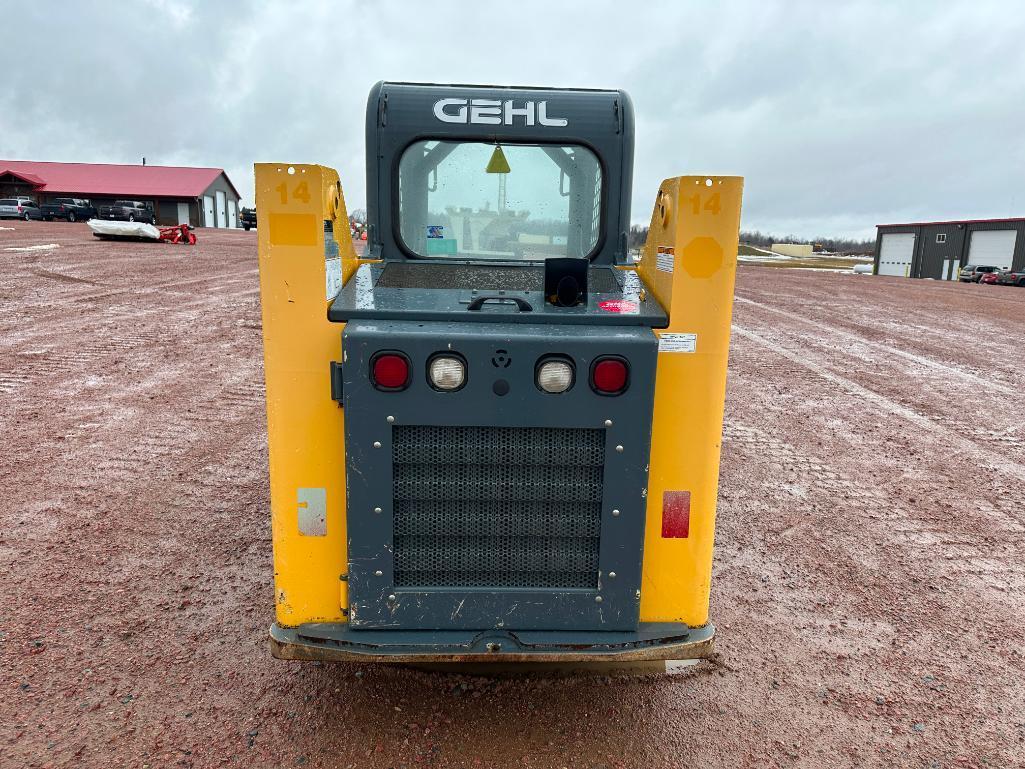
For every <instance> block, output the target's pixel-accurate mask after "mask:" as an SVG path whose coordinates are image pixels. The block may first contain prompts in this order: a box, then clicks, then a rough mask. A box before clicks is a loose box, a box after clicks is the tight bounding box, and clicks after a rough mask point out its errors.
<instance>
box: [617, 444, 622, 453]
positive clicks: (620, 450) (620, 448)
mask: <svg viewBox="0 0 1025 769" xmlns="http://www.w3.org/2000/svg"><path fill="white" fill-rule="evenodd" d="M616 451H618V452H619V453H620V454H622V453H623V446H622V445H619V446H616Z"/></svg>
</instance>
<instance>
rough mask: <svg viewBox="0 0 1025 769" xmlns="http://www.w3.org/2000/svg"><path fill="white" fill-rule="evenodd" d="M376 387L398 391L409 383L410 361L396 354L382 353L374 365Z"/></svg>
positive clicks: (375, 359)
mask: <svg viewBox="0 0 1025 769" xmlns="http://www.w3.org/2000/svg"><path fill="white" fill-rule="evenodd" d="M372 368H373V377H374V386H375V387H377V388H378V389H382V390H397V389H400V388H403V387H405V386H406V384H407V383H408V382H409V361H407V360H406V358H405V357H404V356H402V355H398V354H396V353H382V354H381V355H378V356H377V357H376V358H374V362H373V364H372Z"/></svg>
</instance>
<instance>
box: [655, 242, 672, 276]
mask: <svg viewBox="0 0 1025 769" xmlns="http://www.w3.org/2000/svg"><path fill="white" fill-rule="evenodd" d="M674 261H675V249H672V248H666V247H665V246H659V247H658V252H657V253H656V254H655V266H656V267H657V268H658V269H660V270H661V271H662V272H672V271H673V262H674Z"/></svg>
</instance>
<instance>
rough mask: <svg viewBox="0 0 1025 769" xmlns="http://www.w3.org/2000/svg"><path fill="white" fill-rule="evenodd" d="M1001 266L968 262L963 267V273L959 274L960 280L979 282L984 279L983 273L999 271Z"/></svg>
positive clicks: (963, 281)
mask: <svg viewBox="0 0 1025 769" xmlns="http://www.w3.org/2000/svg"><path fill="white" fill-rule="evenodd" d="M999 269H1000V268H999V267H994V266H993V265H989V264H982V265H979V264H974V265H973V264H966V265H965V266H964V267H962V268H961V274H960V276H958V280H959V281H961V282H962V283H978V282H979V280H981V279H982V276H983V275H986V274H987V273H990V272H997V271H998V270H999Z"/></svg>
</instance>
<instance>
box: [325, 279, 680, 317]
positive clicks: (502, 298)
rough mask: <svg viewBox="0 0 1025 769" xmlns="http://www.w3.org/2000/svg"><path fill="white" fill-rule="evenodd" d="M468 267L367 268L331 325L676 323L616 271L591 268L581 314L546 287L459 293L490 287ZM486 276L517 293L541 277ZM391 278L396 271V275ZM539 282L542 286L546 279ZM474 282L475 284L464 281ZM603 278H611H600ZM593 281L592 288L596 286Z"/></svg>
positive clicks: (338, 300)
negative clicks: (552, 297) (548, 295)
mask: <svg viewBox="0 0 1025 769" xmlns="http://www.w3.org/2000/svg"><path fill="white" fill-rule="evenodd" d="M449 267H452V268H453V271H452V272H449V269H448V268H449ZM468 267H474V268H475V267H476V266H463V267H459V266H457V265H444V264H424V265H420V264H402V263H389V264H388V265H387V266H386V267H385V268H384V270H383V271H382V269H381V268H380V267H375V266H371V265H369V264H364V265H361V266H360V267H359V269H358V270H356V273H355V275H353V277H351V278H350V279H349V281H348V282H347V283H346V284H345V285H344V286H342V290H341V291H339V292H338V295H337V296H336V297H335V298H334V300H333V301H332V302H331V304H330V306H329V307H328V313H327V317H328V320H331V321H335V322H342V321H345V322H348V321H351V320H361V319H366V320H375V321H376V320H417V321H453V320H456V321H460V322H462V323H502V324H507V323H516V324H521V323H522V324H525V325H540V324H545V325H562V326H566V325H587V326H647V327H650V328H665V326H666V325H667V324H668V322H669V319H668V316H667V315H666V313H665V311H664V310H663V309H662V307H661V305H659V303H658V302H657V301H656V300H655V299H654V298H653V297H652V296H651V295H650V294H648V293H646V292H643V291H642V290H641V289H642V286H641V283H640V280H639V279H638V278H637V275H636V273H634V272H633V271H618V272H619V274H617V273H616V272H613V268H611V267H595V268H592V269H591V271H590V273H589V275H590V276H591V277H590V278H589V286H588V292H589V293H588V295H587V301H586V302H585V303H584V304H580V305H577V306H575V307H556V306H555V305H553V304H550V303H549V302H548V301H547V300H546V299H545V295H544V287H543V285H541V283H540V282H539V283H537V287H536V288H533V289H532V288H524V289H519V288H515V289H513V288H501V287H499V288H494V289H491V288H472V287H471V288H459V287H457V286H461V285H472V284H473V283H475V282H477V281H483V280H484V279H483V278H480V277H474V275H475V274H476V273H475V272H474V270H473V269H469V270H468ZM421 268H422V270H421ZM484 269H487V270H489V271H497V273H498V275H499V277H500V278H501V279H502V280H503V281H504V282H506V283H508V285H510V286H513V285H515V286H521V285H527V286H529V285H534V284H535V281H536V278H535V277H532V276H535V275H536V274H538V273H537V271H536V270H535V269H534V268H532V267H529V266H525V265H524V266H518V267H508V268H502V267H487V268H484ZM392 270H397V271H396V272H394V273H392V272H391V271H392ZM428 270H429V271H431V274H428V272H427V271H428ZM435 270H438V271H439V273H438V275H439V276H440V277H438V278H435V277H433V271H435ZM388 274H393V275H399V276H400V277H397V278H394V279H393V278H389V279H388V280H387V281H385V280H384V278H383V277H382V275H388ZM540 274H541V276H542V278H543V271H542V272H541V273H540ZM446 275H451V276H455V277H452V280H453V282H454V283H455V286H453V285H448V284H447V283H446V281H445V276H446ZM467 275H469V276H470V277H465V276H467ZM597 275H604V277H600V278H599V277H595V276H597ZM459 276H464V277H459ZM592 278H593V280H594V285H593V286H592V285H590V280H591V279H592ZM485 282H491V281H485ZM542 282H543V281H542ZM418 283H419V285H416V284H418ZM395 284H401V285H403V286H408V287H405V288H403V287H398V286H396V285H395ZM425 286H426V287H425ZM434 286H438V287H434ZM600 289H610V290H606V291H602V290H600ZM482 298H487V302H486V303H484V304H483V305H481V306H475V305H477V304H478V301H479V300H481V299H482Z"/></svg>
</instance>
